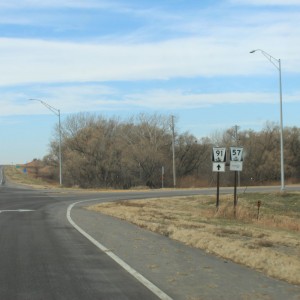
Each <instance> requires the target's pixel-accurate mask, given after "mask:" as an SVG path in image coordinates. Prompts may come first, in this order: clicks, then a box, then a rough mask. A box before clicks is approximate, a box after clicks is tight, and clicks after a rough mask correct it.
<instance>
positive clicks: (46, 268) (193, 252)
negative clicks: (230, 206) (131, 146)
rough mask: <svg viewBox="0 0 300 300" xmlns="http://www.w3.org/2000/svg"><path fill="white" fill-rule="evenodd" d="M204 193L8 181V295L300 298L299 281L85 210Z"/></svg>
mask: <svg viewBox="0 0 300 300" xmlns="http://www.w3.org/2000/svg"><path fill="white" fill-rule="evenodd" d="M200 192H203V193H211V192H212V191H211V190H209V189H204V190H201V191H200V190H198V191H188V192H187V191H177V192H176V191H165V192H159V191H152V192H118V193H93V194H83V193H71V192H65V191H64V190H39V191H37V190H32V189H28V188H24V187H17V186H14V185H10V184H7V183H6V184H5V185H1V186H0V228H1V235H0V299H4V300H10V299H11V300H18V299H22V300H23V299H28V300H35V299H39V300H40V299H43V300H44V299H45V300H47V299H59V300H60V299H72V300H76V299H80V300H83V299H84V300H86V299H139V300H140V299H190V300H192V299H300V287H299V286H294V285H290V284H288V283H285V282H282V281H278V280H275V279H272V278H268V277H266V276H264V275H262V274H261V273H258V272H255V271H253V270H250V269H248V268H245V267H243V266H240V265H237V264H234V263H232V262H229V261H224V260H222V259H219V258H216V257H214V256H211V255H208V254H206V253H205V252H203V251H201V250H197V249H193V248H191V247H187V246H185V245H183V244H181V243H177V242H175V241H172V240H170V239H168V238H167V237H163V236H160V235H157V234H154V233H151V232H148V231H146V230H143V229H140V228H138V227H136V226H134V225H131V224H128V223H126V222H122V221H119V220H117V219H114V218H110V217H107V216H103V215H101V214H97V213H93V212H88V211H86V210H85V209H84V208H83V207H84V206H86V205H87V204H91V203H96V202H103V201H113V200H118V199H124V200H126V199H138V198H146V197H157V196H160V195H163V196H167V195H173V194H178V195H181V194H185V193H189V194H195V193H200ZM77 202H78V203H77Z"/></svg>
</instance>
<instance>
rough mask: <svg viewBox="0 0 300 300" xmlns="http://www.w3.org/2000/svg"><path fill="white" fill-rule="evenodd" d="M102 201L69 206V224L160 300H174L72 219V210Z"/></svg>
mask: <svg viewBox="0 0 300 300" xmlns="http://www.w3.org/2000/svg"><path fill="white" fill-rule="evenodd" d="M99 200H100V199H90V200H83V201H78V202H75V203H73V204H71V205H69V207H68V209H67V219H68V221H69V223H70V224H71V225H72V226H73V227H74V228H75V229H76V230H77V231H79V232H80V233H81V234H82V235H83V236H84V237H85V238H87V239H88V240H89V241H90V242H91V243H92V244H94V245H95V246H96V247H97V248H99V249H100V250H101V251H103V252H104V253H106V254H107V255H108V256H109V257H110V258H111V259H113V260H114V261H115V262H116V263H118V264H119V265H120V266H121V267H122V268H123V269H124V270H126V271H127V272H128V273H129V274H131V275H132V276H133V277H134V278H136V279H137V280H138V281H139V282H140V283H142V284H143V285H144V286H145V287H147V288H148V289H149V290H150V291H151V292H152V293H154V294H155V295H156V296H157V297H158V298H159V299H162V300H172V298H171V297H169V296H168V295H167V294H166V293H164V292H163V291H162V290H160V289H159V288H158V287H157V286H156V285H154V284H153V283H152V282H150V281H149V280H148V279H147V278H145V277H144V276H143V275H141V274H140V273H139V272H137V271H136V270H134V269H133V268H132V267H130V266H129V265H128V264H127V263H126V262H124V261H123V260H122V259H121V258H120V257H118V256H117V255H116V254H114V253H113V252H112V251H111V250H110V249H108V248H106V247H105V246H103V245H102V244H101V243H99V242H98V241H97V240H95V239H94V238H93V237H92V236H90V235H89V234H88V233H86V232H85V231H84V230H83V229H82V228H80V227H79V226H78V225H77V224H76V223H75V222H74V221H73V220H72V218H71V210H72V208H73V207H74V206H75V205H76V204H78V203H82V202H89V201H99Z"/></svg>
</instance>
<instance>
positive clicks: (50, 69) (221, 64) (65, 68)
mask: <svg viewBox="0 0 300 300" xmlns="http://www.w3.org/2000/svg"><path fill="white" fill-rule="evenodd" d="M234 38H237V37H235V36H234V35H232V36H231V37H228V39H225V40H224V38H221V37H220V39H218V38H181V39H174V40H169V41H164V42H158V43H148V44H117V43H115V44H113V43H110V44H80V43H63V42H50V41H43V40H27V39H6V38H2V39H0V64H1V73H0V85H13V84H22V83H31V82H74V81H78V82H86V81H110V80H146V79H168V78H176V77H195V76H222V75H225V76H232V75H246V74H253V73H263V72H271V71H270V68H269V66H267V64H262V63H261V60H262V59H263V58H261V57H259V56H258V55H256V56H250V54H249V51H250V50H252V49H253V48H262V49H264V50H265V51H267V49H269V48H271V46H270V44H271V43H273V42H274V43H273V44H272V49H274V52H275V50H276V52H278V53H281V54H283V53H284V54H285V57H282V56H281V58H283V59H284V66H285V71H291V72H298V71H299V68H300V59H299V55H298V53H299V52H300V43H299V42H297V43H294V42H295V37H294V36H285V37H282V38H281V40H278V41H275V37H273V36H271V35H270V37H269V38H268V37H266V38H264V39H263V38H262V37H261V38H258V39H255V40H254V39H253V37H249V40H247V39H243V38H242V39H240V40H237V41H234V40H233V39H234ZM258 46H259V47H258ZM276 46H278V48H277V47H276ZM272 55H274V56H276V54H274V53H273V52H272ZM266 70H267V71H266Z"/></svg>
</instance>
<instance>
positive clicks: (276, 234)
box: [87, 193, 300, 284]
mask: <svg viewBox="0 0 300 300" xmlns="http://www.w3.org/2000/svg"><path fill="white" fill-rule="evenodd" d="M258 201H260V202H261V206H260V209H259V211H258V205H257V203H258ZM87 209H89V210H93V211H99V212H101V213H104V214H108V215H111V216H114V217H117V218H121V219H123V220H126V221H128V222H131V223H134V224H136V225H138V226H140V227H143V228H146V229H148V230H151V231H154V232H157V233H160V234H162V235H165V236H167V237H169V238H172V239H175V240H178V241H180V242H183V243H185V244H187V245H190V246H193V247H197V248H200V249H204V250H205V251H207V252H209V253H213V254H215V255H218V256H220V257H223V258H225V259H229V260H232V261H235V262H237V263H240V264H243V265H246V266H248V267H251V268H254V269H256V270H259V271H261V272H264V273H265V274H267V275H269V276H272V277H275V278H278V279H281V280H286V281H288V282H290V283H294V284H300V193H271V194H270V193H269V194H265V193H256V194H254V193H249V194H241V195H239V199H238V206H237V212H236V217H234V214H233V196H232V195H226V196H221V198H220V208H219V210H218V212H217V211H216V207H215V197H213V196H202V195H201V196H200V195H199V196H193V197H176V198H168V199H166V198H161V199H151V200H131V201H119V202H113V203H104V204H98V205H95V206H90V207H88V208H87Z"/></svg>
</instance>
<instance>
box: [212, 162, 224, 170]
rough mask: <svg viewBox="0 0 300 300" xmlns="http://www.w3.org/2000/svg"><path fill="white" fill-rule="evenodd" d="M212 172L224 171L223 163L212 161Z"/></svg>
mask: <svg viewBox="0 0 300 300" xmlns="http://www.w3.org/2000/svg"><path fill="white" fill-rule="evenodd" d="M213 172H225V163H222V162H218V163H217V162H214V163H213Z"/></svg>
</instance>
